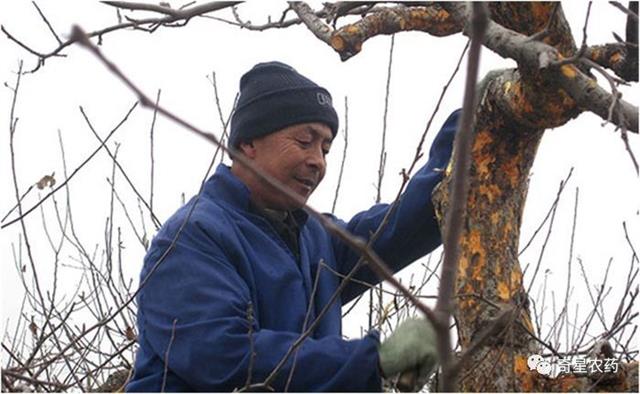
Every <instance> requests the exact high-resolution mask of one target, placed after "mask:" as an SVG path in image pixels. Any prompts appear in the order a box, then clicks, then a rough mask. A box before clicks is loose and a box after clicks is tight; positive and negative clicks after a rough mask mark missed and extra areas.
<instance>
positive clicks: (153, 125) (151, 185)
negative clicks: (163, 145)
mask: <svg viewBox="0 0 640 394" xmlns="http://www.w3.org/2000/svg"><path fill="white" fill-rule="evenodd" d="M160 93H162V89H158V94H157V96H156V107H157V106H158V103H160ZM157 115H158V111H156V110H154V111H153V119H152V120H151V131H150V132H149V140H150V142H149V154H150V156H151V174H150V175H149V214H150V215H151V221H152V222H153V224H154V225H155V226H156V230H157V229H158V228H159V227H158V224H157V222H156V220H153V218H154V215H153V182H154V179H155V176H154V175H155V174H154V170H155V165H156V162H155V159H154V157H153V153H154V144H153V134H154V131H155V126H156V116H157Z"/></svg>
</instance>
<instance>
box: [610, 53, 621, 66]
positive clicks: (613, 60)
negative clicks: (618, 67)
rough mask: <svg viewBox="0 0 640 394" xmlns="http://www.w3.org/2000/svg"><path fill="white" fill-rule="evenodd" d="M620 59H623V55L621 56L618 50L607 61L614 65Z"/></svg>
mask: <svg viewBox="0 0 640 394" xmlns="http://www.w3.org/2000/svg"><path fill="white" fill-rule="evenodd" d="M621 61H624V57H623V56H622V54H621V53H620V52H615V53H614V54H613V55H611V57H610V58H609V63H611V64H612V65H615V64H616V63H618V62H621Z"/></svg>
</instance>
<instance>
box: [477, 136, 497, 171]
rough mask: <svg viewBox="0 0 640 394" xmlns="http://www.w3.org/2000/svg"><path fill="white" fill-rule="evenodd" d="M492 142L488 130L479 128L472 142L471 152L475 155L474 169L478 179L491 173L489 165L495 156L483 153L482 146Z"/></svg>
mask: <svg viewBox="0 0 640 394" xmlns="http://www.w3.org/2000/svg"><path fill="white" fill-rule="evenodd" d="M492 142H493V136H492V135H491V133H490V132H489V131H488V130H480V131H479V132H478V135H477V136H476V139H475V141H474V142H473V148H472V152H473V155H474V156H475V157H476V169H477V171H478V175H479V177H480V179H483V178H487V177H489V176H490V175H491V171H490V169H489V166H490V165H491V163H492V162H493V161H495V158H494V157H493V156H491V155H490V154H487V153H484V152H483V151H484V150H485V149H484V148H485V147H486V146H488V145H489V144H491V143H492Z"/></svg>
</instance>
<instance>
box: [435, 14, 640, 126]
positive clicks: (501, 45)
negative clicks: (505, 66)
mask: <svg viewBox="0 0 640 394" xmlns="http://www.w3.org/2000/svg"><path fill="white" fill-rule="evenodd" d="M447 9H448V10H449V11H450V12H451V14H452V15H453V16H454V18H455V19H457V20H461V18H463V17H464V13H463V11H462V5H460V3H449V4H447ZM484 45H485V46H486V47H487V48H489V49H491V50H493V51H494V52H496V53H497V54H499V55H500V56H502V57H504V58H511V59H514V60H516V62H518V67H519V69H521V70H522V71H523V72H522V73H521V75H524V74H526V73H531V74H533V75H538V74H539V75H540V77H541V78H543V79H544V80H545V83H538V84H537V85H538V88H537V91H533V90H532V91H530V93H531V95H532V96H535V95H538V96H540V95H541V94H542V93H544V92H545V91H544V89H540V87H542V86H557V85H556V84H560V86H561V87H562V88H563V90H564V91H565V92H566V93H567V94H568V95H569V96H570V97H571V99H573V100H574V101H575V103H572V102H571V101H570V100H569V101H567V100H561V101H563V104H562V105H561V106H560V107H559V108H562V107H564V108H565V111H564V112H565V113H568V112H570V111H568V110H570V109H571V108H572V107H574V106H575V105H576V104H577V106H578V107H579V109H581V110H588V111H591V112H593V113H595V114H597V115H598V116H600V117H601V118H602V119H604V120H611V122H612V123H614V124H615V125H617V126H619V127H626V128H627V129H628V130H629V131H632V132H635V133H637V132H638V108H637V107H636V106H634V105H632V104H630V103H628V102H626V101H624V100H621V99H619V98H617V97H615V96H613V95H612V94H611V93H609V92H607V91H605V90H604V89H603V88H601V87H600V86H598V84H597V83H596V82H595V81H594V80H592V79H591V78H589V77H588V76H587V75H585V74H584V73H583V72H582V71H581V70H580V69H578V68H577V67H576V66H574V65H572V64H562V63H561V61H562V59H563V56H562V55H561V54H560V53H559V51H558V50H557V49H556V48H554V47H552V46H550V45H547V44H545V43H543V42H538V41H531V40H529V39H528V37H526V36H524V35H522V34H520V33H518V32H515V31H513V30H509V29H507V28H505V27H504V26H501V25H499V24H497V23H495V22H493V21H489V26H488V28H487V34H486V38H485V41H484ZM558 65H559V67H555V66H558ZM530 79H533V78H531V77H530ZM506 88H507V90H508V87H506ZM554 94H555V95H556V96H557V93H554ZM615 100H617V101H618V103H617V105H616V107H615V109H616V111H617V113H618V114H619V116H614V117H613V119H610V118H611V117H610V116H609V108H610V107H611V103H612V102H614V101H615ZM554 106H555V104H554ZM532 111H535V113H537V114H539V116H538V117H539V118H540V120H542V121H543V123H541V124H538V125H536V126H537V127H541V128H545V129H546V128H552V127H557V126H559V125H561V124H564V123H565V122H566V121H567V120H569V117H566V116H561V117H557V116H548V114H554V113H558V112H559V111H558V110H557V109H555V110H554V109H552V108H550V107H549V106H548V105H546V106H545V105H541V106H534V107H533V108H532ZM574 116H575V114H574ZM544 122H546V124H545V123H544Z"/></svg>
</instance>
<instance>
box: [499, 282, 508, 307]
mask: <svg viewBox="0 0 640 394" xmlns="http://www.w3.org/2000/svg"><path fill="white" fill-rule="evenodd" d="M498 297H499V298H500V300H501V301H504V302H507V301H508V300H509V299H510V298H511V291H510V290H509V284H508V283H505V282H502V281H500V282H498Z"/></svg>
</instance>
